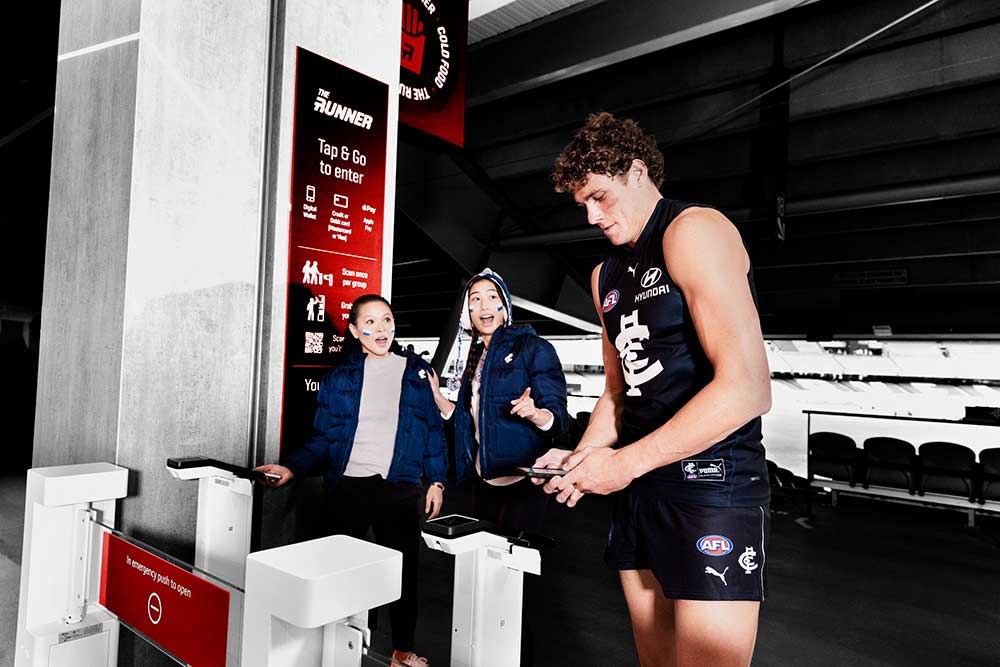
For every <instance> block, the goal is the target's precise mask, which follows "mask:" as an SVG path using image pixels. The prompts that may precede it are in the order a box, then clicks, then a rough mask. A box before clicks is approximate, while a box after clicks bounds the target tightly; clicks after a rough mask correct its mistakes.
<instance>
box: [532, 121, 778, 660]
mask: <svg viewBox="0 0 1000 667" xmlns="http://www.w3.org/2000/svg"><path fill="white" fill-rule="evenodd" d="M552 179H553V182H554V183H555V186H556V190H558V191H560V192H570V193H572V195H573V198H574V199H575V200H576V202H577V203H578V204H579V205H580V206H582V207H584V208H585V209H586V211H587V221H588V223H589V224H591V225H597V226H599V227H600V228H601V230H602V231H603V232H604V235H605V236H606V237H607V238H608V240H610V241H611V243H612V244H614V246H615V248H614V250H613V251H612V253H611V255H610V257H608V259H607V260H606V261H605V262H603V263H602V264H600V265H599V266H597V267H596V268H595V269H594V273H593V276H592V278H591V288H592V291H593V296H594V305H595V306H596V307H597V311H598V314H599V316H600V317H601V321H602V323H603V328H604V336H603V354H604V369H605V377H606V380H605V388H604V393H603V394H602V395H601V397H600V399H599V400H598V402H597V405H596V406H595V407H594V411H593V415H592V417H591V419H590V425H589V426H588V427H587V431H586V433H584V435H583V437H582V439H581V440H580V444H579V446H578V447H577V449H576V450H575V451H574V452H572V453H570V452H566V451H565V450H551V451H550V452H548V453H547V454H545V455H544V456H543V457H542V458H540V459H539V460H538V461H537V462H536V464H535V465H537V466H548V467H562V468H563V469H566V470H569V471H570V472H568V473H566V474H565V475H564V476H563V477H556V478H553V479H552V480H551V481H549V482H548V483H546V486H545V490H546V491H548V492H549V493H555V494H557V499H558V500H559V501H560V502H564V503H566V504H567V505H568V506H570V507H572V506H573V505H575V504H576V503H577V502H578V501H579V500H580V498H582V497H583V495H584V494H586V493H599V494H610V493H615V492H619V493H617V497H616V501H615V510H614V513H613V517H612V525H611V531H610V533H609V536H608V546H607V550H606V552H605V560H606V561H607V563H608V565H610V566H611V567H613V568H615V569H617V570H619V572H620V576H621V582H622V588H623V589H624V592H625V598H626V602H627V603H628V609H629V614H630V616H631V619H632V630H633V635H634V637H635V643H636V649H637V651H638V653H639V659H640V661H641V663H642V665H644V667H649V666H654V665H655V666H659V665H702V664H704V665H716V666H717V665H747V664H749V662H750V658H751V656H752V654H753V647H754V642H755V640H756V636H757V614H758V610H759V606H760V601H761V600H763V598H764V593H765V587H766V585H765V578H764V567H765V559H766V551H767V534H768V526H769V509H768V503H769V500H770V494H769V488H768V477H767V467H766V464H765V462H764V448H763V446H762V445H761V431H760V415H762V414H763V413H765V412H767V410H768V409H770V405H771V390H770V375H769V372H768V368H767V357H766V355H765V352H764V341H763V337H762V336H761V330H760V322H759V318H758V315H757V308H756V305H755V297H754V289H753V275H752V273H751V270H750V261H749V258H748V257H747V253H746V250H745V249H744V247H743V242H742V240H741V238H740V235H739V232H737V230H736V228H735V227H734V226H733V224H732V223H731V222H730V221H729V220H728V219H726V217H725V216H724V215H722V213H720V212H719V211H717V210H715V209H713V208H709V207H706V206H700V205H696V204H687V203H683V202H678V201H673V200H670V199H665V198H664V197H663V196H662V195H661V194H660V191H659V186H660V184H661V182H662V181H663V155H662V154H661V153H660V151H659V149H658V148H657V146H656V142H655V141H654V139H653V137H652V136H650V135H648V134H645V133H643V132H642V131H641V130H640V129H639V127H638V125H636V123H635V122H633V121H631V120H620V119H616V118H615V117H614V116H612V115H611V114H608V113H600V114H597V115H593V116H590V118H589V119H588V121H587V124H586V126H584V127H583V129H581V130H580V131H579V132H578V133H577V134H576V136H575V137H574V138H573V141H572V142H570V144H569V145H568V146H567V147H566V148H565V149H564V150H563V153H562V154H561V155H560V156H559V158H558V159H557V160H556V165H555V172H554V173H553V175H552Z"/></svg>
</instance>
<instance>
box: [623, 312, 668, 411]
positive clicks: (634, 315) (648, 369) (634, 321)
mask: <svg viewBox="0 0 1000 667" xmlns="http://www.w3.org/2000/svg"><path fill="white" fill-rule="evenodd" d="M644 340H649V327H647V326H646V325H644V324H639V311H638V310H633V311H632V312H631V313H630V314H628V315H622V317H621V331H620V332H619V334H618V336H617V337H616V338H615V347H616V348H617V349H618V356H619V357H621V360H622V372H623V373H624V374H625V384H627V385H628V391H627V392H625V395H626V396H642V392H641V391H640V390H639V387H641V386H642V385H644V384H646V383H647V382H649V381H650V380H652V379H653V378H655V377H656V376H657V375H659V374H660V373H662V372H663V366H662V365H661V364H660V362H659V361H656V362H654V363H653V364H650V363H649V359H642V358H640V357H639V353H640V352H642V351H643V349H642V341H644Z"/></svg>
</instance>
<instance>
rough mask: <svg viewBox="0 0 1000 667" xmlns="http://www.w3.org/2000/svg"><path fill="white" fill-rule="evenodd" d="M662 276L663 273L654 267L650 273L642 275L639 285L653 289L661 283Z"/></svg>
mask: <svg viewBox="0 0 1000 667" xmlns="http://www.w3.org/2000/svg"><path fill="white" fill-rule="evenodd" d="M661 275H663V272H662V271H660V270H659V269H658V268H656V267H655V266H654V267H653V268H651V269H650V270H649V271H646V273H644V274H642V280H640V281H639V284H640V285H642V286H643V288H647V287H652V286H653V285H655V284H656V283H658V282H660V276H661Z"/></svg>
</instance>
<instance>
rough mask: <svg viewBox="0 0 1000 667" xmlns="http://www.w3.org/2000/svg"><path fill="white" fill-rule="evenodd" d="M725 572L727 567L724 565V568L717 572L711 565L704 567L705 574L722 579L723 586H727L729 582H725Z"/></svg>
mask: <svg viewBox="0 0 1000 667" xmlns="http://www.w3.org/2000/svg"><path fill="white" fill-rule="evenodd" d="M726 572H729V567H726V569H725V570H723V571H722V572H719V571H718V570H716V569H715V568H714V567H712V566H711V565H709V566H707V567H706V568H705V574H710V575H712V576H713V577H718V578H719V579H722V585H723V586H729V584H728V583H727V582H726Z"/></svg>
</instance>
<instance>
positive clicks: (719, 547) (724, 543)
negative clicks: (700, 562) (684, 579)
mask: <svg viewBox="0 0 1000 667" xmlns="http://www.w3.org/2000/svg"><path fill="white" fill-rule="evenodd" d="M695 546H697V547H698V551H700V552H702V553H703V554H705V555H706V556H725V555H726V554H728V553H729V552H730V551H732V550H733V541H732V540H731V539H729V538H728V537H725V536H724V535H706V536H704V537H702V538H699V539H698V542H697V544H696V545H695Z"/></svg>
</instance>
